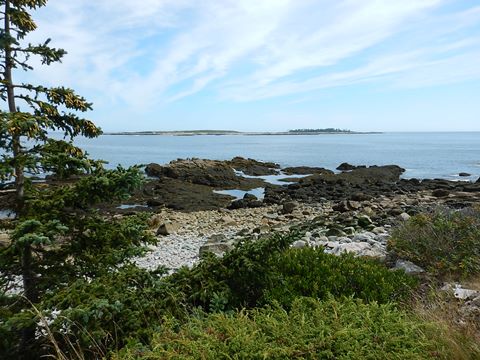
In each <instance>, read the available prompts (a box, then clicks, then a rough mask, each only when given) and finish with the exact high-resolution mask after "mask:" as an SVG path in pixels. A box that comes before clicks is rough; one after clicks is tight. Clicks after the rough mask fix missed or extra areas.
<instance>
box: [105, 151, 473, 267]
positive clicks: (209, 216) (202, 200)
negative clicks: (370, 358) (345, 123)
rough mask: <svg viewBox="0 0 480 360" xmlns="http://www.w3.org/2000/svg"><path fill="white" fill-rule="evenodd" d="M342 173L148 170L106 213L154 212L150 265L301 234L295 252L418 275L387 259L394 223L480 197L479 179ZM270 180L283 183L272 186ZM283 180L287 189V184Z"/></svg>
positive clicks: (252, 165)
mask: <svg viewBox="0 0 480 360" xmlns="http://www.w3.org/2000/svg"><path fill="white" fill-rule="evenodd" d="M336 170H337V171H336V172H334V171H332V170H329V169H324V168H319V167H317V168H312V167H295V168H284V169H281V167H280V166H279V165H278V164H274V163H263V162H259V161H256V160H253V159H244V158H240V157H236V158H234V159H232V160H229V161H217V160H204V159H187V160H176V161H172V162H171V163H170V164H167V165H163V166H162V165H159V164H149V165H148V166H147V167H146V173H147V174H148V176H149V181H148V182H147V184H146V185H145V187H144V188H143V189H142V191H140V192H138V193H137V194H135V196H134V197H133V198H132V199H131V200H130V204H127V208H125V207H124V208H118V206H116V207H111V208H105V209H104V210H105V211H106V212H110V213H113V214H117V216H122V215H127V214H130V213H135V212H138V211H151V212H153V213H154V215H152V217H151V219H150V226H151V231H152V233H153V234H154V235H156V236H157V237H158V240H159V244H158V246H155V247H152V248H151V249H150V250H151V251H150V252H149V253H148V254H147V255H146V256H145V257H143V258H138V259H137V260H136V261H137V263H138V264H139V265H140V266H142V267H147V268H155V267H157V266H159V265H162V266H166V267H167V268H170V269H172V270H174V269H177V268H179V267H181V266H183V265H186V266H192V265H193V264H194V263H195V262H196V261H197V260H198V259H199V256H200V255H201V254H202V253H204V252H206V251H210V252H213V253H215V254H217V255H220V256H221V255H222V254H223V253H224V252H225V251H227V250H229V249H231V248H232V247H233V246H234V244H235V243H236V242H238V241H240V240H241V239H244V238H253V239H257V238H259V237H262V236H265V235H266V234H269V233H272V232H275V233H282V232H288V231H292V230H297V231H299V232H301V233H302V239H301V240H298V241H297V242H296V243H294V244H293V246H295V247H304V246H313V247H319V246H321V247H323V248H325V251H326V252H330V253H333V254H340V253H342V252H353V253H355V254H357V255H359V256H369V257H374V258H377V259H380V260H382V261H387V262H389V264H390V266H392V267H395V266H397V267H402V268H405V269H406V270H407V271H413V272H416V271H418V269H416V268H415V267H414V265H413V264H411V266H410V264H408V265H409V266H410V267H411V268H413V269H414V270H411V269H409V268H408V266H407V265H405V263H403V265H402V263H401V262H400V263H397V259H392V258H390V257H389V254H388V252H387V249H386V243H387V240H388V238H389V230H390V229H391V227H392V226H395V225H396V224H398V223H400V222H402V221H406V220H408V218H409V217H410V216H412V215H414V214H417V213H419V212H421V211H425V210H428V209H432V208H436V207H439V206H445V207H450V208H463V207H468V206H471V205H472V204H475V203H479V201H480V182H479V181H477V182H475V183H473V182H466V181H462V182H456V181H448V180H443V179H433V180H417V179H408V180H407V179H402V178H401V174H402V173H403V172H404V169H402V168H401V167H399V166H396V165H387V166H370V167H366V166H353V165H350V164H347V163H344V164H341V165H340V166H339V167H338V168H337V169H336ZM272 177H275V179H276V180H277V181H275V182H274V183H273V184H272V183H271V181H270V180H271V178H272ZM282 177H283V178H282ZM269 181H270V182H269ZM282 181H283V182H285V184H284V185H279V184H282ZM259 187H260V188H264V189H265V191H264V196H263V198H258V197H256V196H254V195H252V194H250V193H248V191H249V190H251V189H257V188H259ZM218 190H223V191H225V192H227V193H228V190H243V191H245V196H244V197H243V198H240V199H235V198H234V197H233V196H229V195H225V194H224V193H223V194H218V193H217V192H216V191H218ZM136 204H137V205H141V206H135V205H136Z"/></svg>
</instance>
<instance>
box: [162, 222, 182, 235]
mask: <svg viewBox="0 0 480 360" xmlns="http://www.w3.org/2000/svg"><path fill="white" fill-rule="evenodd" d="M179 228H180V226H179V225H178V224H177V223H164V224H162V225H160V227H159V228H158V230H157V236H158V235H162V236H166V235H172V234H175V233H176V232H177V231H178V229H179Z"/></svg>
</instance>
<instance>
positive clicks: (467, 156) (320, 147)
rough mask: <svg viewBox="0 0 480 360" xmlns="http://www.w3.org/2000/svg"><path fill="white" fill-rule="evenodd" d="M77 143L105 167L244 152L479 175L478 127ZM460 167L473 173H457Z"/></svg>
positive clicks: (411, 172)
mask: <svg viewBox="0 0 480 360" xmlns="http://www.w3.org/2000/svg"><path fill="white" fill-rule="evenodd" d="M76 144H77V145H79V146H81V147H82V148H84V149H85V150H86V151H87V152H88V153H89V154H90V155H91V156H92V157H93V158H96V159H103V160H106V161H108V162H109V164H108V165H107V166H108V167H116V166H117V165H122V166H130V165H134V164H148V163H151V162H156V163H159V164H165V163H168V162H170V161H171V160H175V159H178V158H183V159H185V158H193V157H195V158H206V159H218V160H226V159H231V158H233V157H235V156H243V157H248V158H253V159H256V160H263V161H273V162H276V163H278V164H280V165H281V166H282V167H287V166H300V165H305V166H319V167H325V168H328V169H332V170H333V169H335V168H336V167H337V166H338V165H339V164H341V163H342V162H348V163H351V164H354V165H387V164H396V165H399V166H401V167H403V168H405V169H406V172H405V173H404V175H403V177H405V178H444V179H450V180H455V179H459V180H460V179H461V180H472V181H473V180H476V179H478V178H479V177H480V132H455V133H445V132H443V133H440V132H438V133H433V132H432V133H381V134H326V135H278V136H277V135H260V136H248V135H221V136H215V135H198V136H170V135H103V136H100V137H99V138H96V139H85V138H79V139H77V140H76ZM460 172H465V173H469V174H471V176H468V177H459V175H458V174H459V173H460Z"/></svg>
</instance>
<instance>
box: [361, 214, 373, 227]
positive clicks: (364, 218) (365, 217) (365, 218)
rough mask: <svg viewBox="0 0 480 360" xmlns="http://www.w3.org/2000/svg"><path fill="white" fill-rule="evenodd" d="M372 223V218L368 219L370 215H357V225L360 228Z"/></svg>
mask: <svg viewBox="0 0 480 360" xmlns="http://www.w3.org/2000/svg"><path fill="white" fill-rule="evenodd" d="M372 224H373V221H372V219H370V216H368V215H360V216H359V217H358V226H360V227H362V228H367V227H369V226H370V225H372Z"/></svg>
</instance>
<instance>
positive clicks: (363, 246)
mask: <svg viewBox="0 0 480 360" xmlns="http://www.w3.org/2000/svg"><path fill="white" fill-rule="evenodd" d="M328 252H330V253H331V254H334V255H341V254H343V253H353V254H354V255H355V256H365V257H371V258H376V259H379V260H382V261H383V260H385V258H386V255H387V253H386V250H385V249H384V248H383V247H381V246H372V245H370V244H369V243H366V242H357V243H356V242H351V243H337V245H336V246H335V247H333V248H332V249H331V250H330V251H328Z"/></svg>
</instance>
